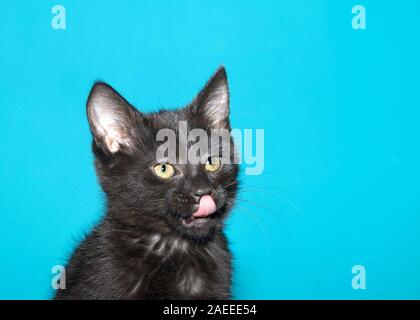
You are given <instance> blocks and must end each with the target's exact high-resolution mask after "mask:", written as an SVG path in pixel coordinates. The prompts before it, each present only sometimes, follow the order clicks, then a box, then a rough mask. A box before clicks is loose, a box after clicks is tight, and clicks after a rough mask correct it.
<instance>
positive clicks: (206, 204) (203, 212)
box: [192, 195, 216, 218]
mask: <svg viewBox="0 0 420 320" xmlns="http://www.w3.org/2000/svg"><path fill="white" fill-rule="evenodd" d="M215 212H216V203H215V202H214V200H213V198H212V196H209V195H205V196H202V197H201V199H200V204H199V206H198V210H197V211H196V212H194V213H193V214H192V215H193V217H195V218H205V217H207V216H209V215H211V214H213V213H215Z"/></svg>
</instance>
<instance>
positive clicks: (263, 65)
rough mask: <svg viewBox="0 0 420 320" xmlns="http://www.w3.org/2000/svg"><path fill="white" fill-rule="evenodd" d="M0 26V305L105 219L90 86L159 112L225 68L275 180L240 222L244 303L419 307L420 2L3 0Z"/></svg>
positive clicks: (235, 221)
mask: <svg viewBox="0 0 420 320" xmlns="http://www.w3.org/2000/svg"><path fill="white" fill-rule="evenodd" d="M55 4H62V5H64V6H65V8H66V9H67V29H66V30H53V29H52V28H51V19H52V14H51V8H52V6H53V5H55ZM357 4H363V5H365V6H366V9H367V30H362V31H355V30H353V29H352V27H351V20H352V17H353V15H352V13H351V9H352V7H353V6H354V5H357ZM0 17H1V18H0V150H1V151H0V152H1V153H0V298H2V299H20V298H23V299H44V298H49V297H50V296H51V293H52V292H51V289H50V288H51V287H50V281H51V277H52V274H51V267H52V266H53V265H55V264H60V263H64V261H65V258H66V257H67V256H68V254H69V253H70V252H71V250H72V249H73V247H74V245H75V244H76V243H77V241H78V239H80V237H81V236H82V235H83V232H84V231H87V230H89V228H90V227H91V226H92V225H93V223H95V221H97V219H98V218H99V217H100V215H101V212H102V207H103V201H102V200H103V199H102V195H101V193H100V189H99V187H98V183H97V181H96V177H95V173H94V169H93V165H92V155H91V152H90V142H91V137H90V133H89V130H88V126H87V121H86V117H85V101H86V98H87V94H88V92H89V89H90V87H91V85H92V83H93V81H94V80H96V79H102V80H104V81H107V82H109V83H110V84H112V85H113V86H114V87H115V88H117V89H118V90H119V91H120V92H121V93H122V94H123V95H124V96H125V97H126V98H127V99H128V100H129V101H130V102H132V103H133V104H134V105H135V106H136V107H138V108H139V109H141V110H143V111H151V110H155V109H157V108H159V107H162V106H174V107H176V106H182V105H183V104H185V103H187V102H189V101H190V100H191V99H192V98H193V96H194V95H195V94H196V92H197V91H198V90H199V89H200V87H201V86H202V85H203V84H204V82H205V81H206V80H207V78H208V77H209V76H210V75H211V74H212V73H213V71H214V70H215V69H216V67H217V66H218V65H220V64H223V65H225V66H226V68H227V72H228V76H229V81H230V87H231V102H232V105H231V109H232V122H233V125H234V127H236V128H252V129H257V128H263V129H264V130H265V171H264V174H263V175H260V176H255V177H250V176H243V188H244V191H243V192H242V194H241V196H240V197H241V199H244V200H246V201H248V202H240V203H239V207H238V209H237V210H235V211H234V212H233V214H232V216H231V218H230V220H229V225H228V229H227V233H228V237H229V239H230V241H231V248H232V250H233V252H234V255H235V268H236V272H235V277H234V278H235V285H234V297H235V298H240V299H254V298H255V299H294V298H304V299H325V298H332V299H347V298H349V299H380V298H385V299H391V298H396V299H406V298H407V299H415V298H417V299H418V298H420V272H419V271H420V249H419V245H420V236H419V232H420V210H419V209H420V194H419V193H420V192H419V181H420V169H419V164H420V148H419V147H420V145H419V138H420V125H419V120H420V96H419V95H420V90H419V79H418V77H419V74H420V69H419V56H420V50H419V49H420V46H419V31H420V19H419V18H420V3H419V2H418V1H416V0H412V1H409V0H403V1H398V2H395V1H383V0H382V1H379V0H377V1H373V0H361V1H348V0H343V1H336V0H329V1H327V0H325V1H321V0H312V1H308V0H293V1H291V0H290V1H214V0H212V1H114V2H112V1H80V0H79V1H70V0H60V1H46V0H42V1H41V0H39V1H38V0H37V1H35V0H33V1H6V0H1V1H0ZM253 188H254V189H253ZM357 264H361V265H364V266H365V267H366V271H367V289H366V290H353V289H352V286H351V279H352V276H353V275H352V274H351V268H352V266H353V265H357Z"/></svg>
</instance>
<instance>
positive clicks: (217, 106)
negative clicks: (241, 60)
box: [193, 66, 230, 129]
mask: <svg viewBox="0 0 420 320" xmlns="http://www.w3.org/2000/svg"><path fill="white" fill-rule="evenodd" d="M194 102H195V103H193V104H194V107H195V108H196V110H195V112H196V113H198V114H199V115H201V116H202V117H203V119H204V121H205V122H206V123H207V124H208V127H209V128H211V129H224V128H229V127H230V124H229V112H230V111H229V88H228V82H227V76H226V70H225V68H224V67H223V66H221V67H219V68H218V69H217V70H216V72H215V73H214V75H213V76H212V77H211V78H210V80H209V81H208V82H207V83H206V85H205V86H204V88H203V89H202V90H201V92H200V93H199V94H198V95H197V97H196V99H195V101H194Z"/></svg>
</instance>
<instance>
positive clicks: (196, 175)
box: [55, 68, 238, 299]
mask: <svg viewBox="0 0 420 320" xmlns="http://www.w3.org/2000/svg"><path fill="white" fill-rule="evenodd" d="M223 90H226V95H228V92H227V78H226V73H225V70H224V68H219V69H218V71H217V72H216V73H215V75H214V76H213V77H212V78H211V79H210V80H209V82H208V83H207V84H206V86H205V87H204V89H203V90H202V91H201V92H200V93H199V94H198V96H197V97H196V98H195V99H194V101H193V102H192V103H191V104H189V105H187V106H186V107H184V108H182V109H178V110H175V111H167V110H164V111H159V112H156V113H151V114H143V113H141V112H139V111H137V110H136V109H135V108H134V107H132V106H131V105H130V104H129V103H128V102H127V101H126V100H124V98H122V97H121V96H120V95H119V94H118V93H117V92H116V91H115V90H114V89H112V88H111V87H110V86H108V85H106V84H104V83H96V84H95V85H94V87H93V89H92V91H91V93H90V96H89V99H88V103H87V105H88V119H89V123H90V126H91V130H92V133H93V137H94V142H93V152H94V155H95V167H96V171H97V175H98V178H99V181H100V184H101V186H102V189H103V191H104V193H105V194H106V199H107V202H106V204H107V209H106V214H105V216H104V218H103V219H102V221H101V222H100V223H99V224H98V225H97V226H96V227H95V228H94V229H93V231H92V232H91V233H90V234H89V235H88V236H87V237H86V238H85V239H84V240H83V241H82V243H81V244H80V245H79V247H78V248H77V249H76V250H75V252H74V254H73V255H72V257H71V259H70V262H69V263H68V265H67V267H66V289H63V290H60V289H58V290H57V291H56V295H55V298H56V299H227V298H230V296H231V254H230V251H229V249H228V244H227V240H226V237H225V235H224V233H223V225H224V219H225V218H226V216H227V214H228V212H229V211H230V209H231V208H232V206H233V204H234V199H235V195H236V192H237V187H238V186H237V181H238V180H237V175H238V167H237V165H236V164H223V165H222V167H221V168H220V169H219V170H218V171H217V172H214V173H208V172H206V171H205V170H203V167H202V165H194V164H190V163H188V164H185V165H176V164H174V167H175V168H176V171H177V174H176V175H175V176H174V177H173V178H171V179H169V180H165V181H163V180H162V179H160V178H158V177H157V176H156V175H155V174H154V173H153V172H152V169H151V168H152V167H153V165H154V164H156V149H157V147H158V146H159V144H160V142H156V133H157V131H158V130H159V129H162V128H170V129H172V130H174V131H175V132H177V133H178V124H179V121H181V120H183V121H185V120H186V121H188V127H189V129H192V128H202V129H205V130H206V131H208V132H209V133H210V131H209V130H210V129H211V128H212V127H213V126H215V125H217V126H218V127H225V128H227V129H230V124H229V119H228V115H229V100H228V99H227V100H226V101H225V102H226V105H222V106H214V103H213V105H212V99H218V96H217V95H218V94H223ZM98 96H100V97H102V100H103V101H106V103H107V108H111V109H112V111H113V112H116V113H115V115H116V116H117V117H120V120H121V121H120V122H121V123H120V124H121V128H120V129H121V130H122V131H121V132H123V135H124V137H126V138H127V139H128V141H130V143H129V144H121V145H120V146H119V150H118V151H117V152H114V153H113V152H110V150H109V147H108V146H107V144H106V141H105V140H104V137H103V136H101V134H100V132H99V131H98V128H97V126H96V125H95V121H96V120H97V119H95V118H94V117H93V116H92V114H91V110H90V108H92V106H91V104H92V101H93V100H92V99H95V97H98ZM102 100H101V101H102ZM98 101H99V100H98ZM215 107H216V108H221V109H220V110H210V111H209V110H206V108H215ZM223 108H225V109H223ZM212 111H218V112H219V113H217V114H216V116H217V115H219V117H218V118H217V119H216V120H217V121H216V120H215V118H214V116H215V113H214V112H213V118H211V117H209V114H212ZM209 143H211V142H209ZM231 143H232V145H233V142H232V141H231ZM231 149H232V151H231V152H232V156H233V148H231ZM197 192H198V193H202V194H206V193H210V194H211V195H212V197H213V198H214V200H215V203H216V206H217V212H216V213H215V214H213V215H211V216H210V217H209V218H207V222H206V223H205V224H204V225H199V226H193V227H187V226H185V225H184V224H183V223H182V220H183V219H185V218H188V217H190V216H191V214H192V212H193V211H194V208H196V207H197V201H198V199H199V197H197ZM198 196H199V195H198Z"/></svg>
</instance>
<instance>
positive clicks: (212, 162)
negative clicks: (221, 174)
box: [205, 157, 222, 172]
mask: <svg viewBox="0 0 420 320" xmlns="http://www.w3.org/2000/svg"><path fill="white" fill-rule="evenodd" d="M221 165H222V161H221V159H220V158H219V157H209V158H208V159H207V162H206V165H205V169H206V171H208V172H215V171H217V170H219V169H220V167H221Z"/></svg>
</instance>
